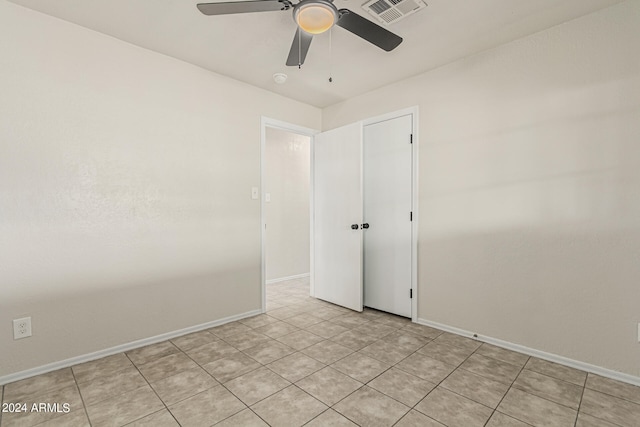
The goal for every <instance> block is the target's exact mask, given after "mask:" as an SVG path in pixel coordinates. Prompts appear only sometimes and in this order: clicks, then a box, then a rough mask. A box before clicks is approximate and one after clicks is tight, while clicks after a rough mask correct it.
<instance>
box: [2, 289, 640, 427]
mask: <svg viewBox="0 0 640 427" xmlns="http://www.w3.org/2000/svg"><path fill="white" fill-rule="evenodd" d="M308 295H309V285H308V282H307V281H304V280H293V281H289V282H281V283H279V284H274V285H269V287H268V296H267V300H268V312H267V314H266V315H259V316H255V317H252V318H248V319H243V320H240V321H238V322H233V323H229V324H226V325H223V326H219V327H216V328H212V329H209V330H207V331H203V332H197V333H194V334H190V335H186V336H182V337H179V338H176V339H173V340H171V341H166V342H162V343H159V344H154V345H151V346H148V347H144V348H140V349H137V350H133V351H130V352H127V353H123V354H116V355H114V356H109V357H105V358H103V359H100V360H96V361H92V362H88V363H84V364H80V365H77V366H73V367H71V368H66V369H61V370H59V371H56V372H51V373H48V374H44V375H40V376H38V377H34V378H29V379H26V380H22V381H18V382H15V383H12V384H7V385H6V386H4V387H3V390H2V396H3V397H2V399H3V401H4V402H8V403H15V402H24V403H27V404H28V405H29V407H31V404H32V403H34V402H37V403H39V402H45V403H46V402H48V403H54V402H57V403H69V405H70V409H71V411H70V412H68V413H57V412H54V413H51V412H49V413H44V412H29V413H6V412H5V413H3V414H1V418H0V425H1V426H2V427H11V426H34V425H37V426H42V427H44V426H47V427H51V426H64V427H74V426H89V425H91V426H123V425H128V426H153V427H163V426H178V425H180V426H186V427H189V426H212V425H216V426H242V427H244V426H247V427H251V426H302V425H305V426H356V425H359V426H366V427H375V426H397V427H409V426H420V427H436V426H439V427H442V426H449V427H474V426H489V427H500V426H514V427H516V426H578V427H607V426H622V427H632V426H633V427H638V426H640V388H639V387H634V386H631V385H628V384H623V383H619V382H616V381H612V380H609V379H606V378H602V377H599V376H597V375H592V374H587V373H585V372H581V371H578V370H575V369H571V368H568V367H564V366H560V365H556V364H553V363H550V362H546V361H543V360H539V359H536V358H532V357H529V356H526V355H523V354H519V353H514V352H511V351H507V350H503V349H500V348H498V347H494V346H491V345H488V344H482V343H480V342H477V341H474V340H471V339H468V338H463V337H461V336H457V335H453V334H449V333H446V332H445V333H443V332H441V331H439V330H436V329H432V328H429V327H425V326H420V325H416V324H412V323H410V322H409V321H408V320H407V319H403V318H399V317H396V316H392V315H389V314H385V313H382V312H378V311H375V310H365V311H364V312H363V313H354V312H351V311H349V310H346V309H343V308H341V307H337V306H334V305H331V304H328V303H325V302H322V301H319V300H314V299H312V298H309V296H308Z"/></svg>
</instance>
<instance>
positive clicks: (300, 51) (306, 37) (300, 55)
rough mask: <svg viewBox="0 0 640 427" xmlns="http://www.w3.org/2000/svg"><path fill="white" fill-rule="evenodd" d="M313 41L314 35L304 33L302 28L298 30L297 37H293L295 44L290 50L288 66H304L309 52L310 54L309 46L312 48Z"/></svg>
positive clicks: (292, 44)
mask: <svg viewBox="0 0 640 427" xmlns="http://www.w3.org/2000/svg"><path fill="white" fill-rule="evenodd" d="M311 40H313V35H311V34H309V33H307V32H305V31H302V30H301V29H300V28H298V29H297V30H296V35H295V36H294V37H293V43H291V49H290V50H289V57H288V58H287V65H289V66H295V65H302V64H304V59H305V58H306V57H307V52H309V46H311Z"/></svg>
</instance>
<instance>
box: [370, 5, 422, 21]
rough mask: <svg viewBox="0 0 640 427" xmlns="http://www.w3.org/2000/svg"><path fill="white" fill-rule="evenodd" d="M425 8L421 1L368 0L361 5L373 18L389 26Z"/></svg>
mask: <svg viewBox="0 0 640 427" xmlns="http://www.w3.org/2000/svg"><path fill="white" fill-rule="evenodd" d="M425 7H427V4H426V3H424V2H423V1H422V0H370V1H368V2H366V3H365V4H363V5H362V8H363V9H364V10H366V11H367V12H369V13H370V14H371V15H372V16H373V17H374V18H376V19H377V20H378V21H380V22H382V23H383V24H385V25H391V24H393V23H396V22H398V21H399V20H401V19H404V18H406V17H407V16H409V15H411V14H413V13H416V12H417V11H419V10H420V9H424V8H425Z"/></svg>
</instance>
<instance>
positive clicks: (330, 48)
mask: <svg viewBox="0 0 640 427" xmlns="http://www.w3.org/2000/svg"><path fill="white" fill-rule="evenodd" d="M331 34H333V27H332V28H329V83H332V82H333V60H332V59H333V57H332V53H333V48H332V46H333V43H331V41H332V40H331Z"/></svg>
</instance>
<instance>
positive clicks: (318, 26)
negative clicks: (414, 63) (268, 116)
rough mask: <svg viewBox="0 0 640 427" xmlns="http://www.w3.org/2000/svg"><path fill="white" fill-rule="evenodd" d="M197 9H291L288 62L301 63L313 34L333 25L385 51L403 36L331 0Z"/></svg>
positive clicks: (262, 0) (260, 0)
mask: <svg viewBox="0 0 640 427" xmlns="http://www.w3.org/2000/svg"><path fill="white" fill-rule="evenodd" d="M198 9H199V10H200V12H202V13H204V14H205V15H230V14H236V13H252V12H271V11H279V10H290V9H293V20H294V21H295V22H296V24H298V28H297V29H296V34H295V37H294V38H293V43H292V44H291V49H290V50H289V57H288V58H287V65H289V66H295V65H297V66H300V65H302V64H304V60H305V58H306V56H307V52H308V51H309V46H310V45H311V40H312V39H313V36H314V35H317V34H322V33H324V32H325V31H327V30H329V29H330V28H331V27H333V26H334V25H337V26H338V27H342V28H344V29H345V30H347V31H350V32H351V33H353V34H355V35H356V36H358V37H360V38H363V39H364V40H366V41H368V42H369V43H372V44H374V45H375V46H378V47H379V48H380V49H383V50H385V51H387V52H389V51H391V50H393V49H395V48H396V47H398V45H399V44H400V43H402V37H399V36H397V35H396V34H393V33H392V32H391V31H388V30H386V29H384V28H382V27H381V26H379V25H377V24H374V23H373V22H371V21H369V20H368V19H366V18H363V17H362V16H360V15H358V14H357V13H354V12H352V11H350V10H349V9H338V8H337V7H336V6H335V5H334V4H333V0H300V1H299V2H298V3H296V4H293V3H292V2H291V1H290V0H249V1H234V2H225V3H200V4H198Z"/></svg>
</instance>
